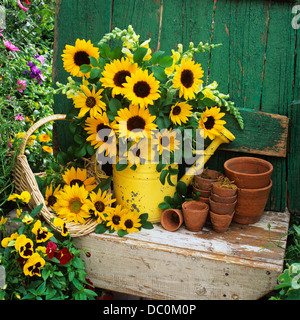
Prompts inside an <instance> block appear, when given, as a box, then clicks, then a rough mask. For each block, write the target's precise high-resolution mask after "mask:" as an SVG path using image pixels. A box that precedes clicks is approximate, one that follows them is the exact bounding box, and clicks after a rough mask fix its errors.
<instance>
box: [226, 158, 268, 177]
mask: <svg viewBox="0 0 300 320" xmlns="http://www.w3.org/2000/svg"><path fill="white" fill-rule="evenodd" d="M241 159H242V160H247V159H251V160H253V161H257V162H260V163H264V164H265V165H266V166H265V167H266V168H269V170H268V171H266V172H262V173H243V172H239V171H234V170H232V169H230V168H229V167H228V164H231V163H234V162H238V161H239V160H241ZM224 168H225V170H227V171H230V172H231V173H234V174H238V175H240V176H242V177H247V176H251V177H255V176H257V177H261V176H264V175H268V174H270V173H271V172H272V171H273V165H272V163H270V162H268V161H266V160H264V159H260V158H255V157H236V158H231V159H228V160H227V161H225V163H224Z"/></svg>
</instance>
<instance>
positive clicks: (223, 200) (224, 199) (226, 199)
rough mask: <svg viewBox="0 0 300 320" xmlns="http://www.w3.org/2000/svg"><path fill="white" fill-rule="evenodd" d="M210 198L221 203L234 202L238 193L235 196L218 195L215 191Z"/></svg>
mask: <svg viewBox="0 0 300 320" xmlns="http://www.w3.org/2000/svg"><path fill="white" fill-rule="evenodd" d="M210 198H211V200H213V201H215V202H219V203H233V202H235V201H236V199H237V195H235V196H233V197H223V196H218V195H216V194H214V193H211V195H210Z"/></svg>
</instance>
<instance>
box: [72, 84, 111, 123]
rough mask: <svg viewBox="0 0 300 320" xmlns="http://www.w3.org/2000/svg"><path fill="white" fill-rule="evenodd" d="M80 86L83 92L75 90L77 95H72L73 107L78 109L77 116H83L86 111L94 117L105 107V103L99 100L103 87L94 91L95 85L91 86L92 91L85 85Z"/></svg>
mask: <svg viewBox="0 0 300 320" xmlns="http://www.w3.org/2000/svg"><path fill="white" fill-rule="evenodd" d="M80 88H81V90H82V91H83V92H77V94H78V95H77V96H75V97H73V101H74V106H75V108H77V109H80V112H79V115H78V117H79V118H82V117H84V116H85V115H86V113H88V112H90V115H91V116H92V117H94V116H96V115H97V113H98V112H99V113H102V110H105V109H106V107H105V103H104V102H103V101H101V98H102V96H101V95H100V93H102V91H103V90H104V89H100V90H98V91H97V92H96V91H95V87H93V89H92V91H90V89H89V88H88V87H87V86H85V85H81V86H80Z"/></svg>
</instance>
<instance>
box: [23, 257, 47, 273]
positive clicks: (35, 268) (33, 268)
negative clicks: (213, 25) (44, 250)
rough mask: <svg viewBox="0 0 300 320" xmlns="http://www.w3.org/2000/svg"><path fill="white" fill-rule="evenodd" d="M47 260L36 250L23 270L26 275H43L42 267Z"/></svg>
mask: <svg viewBox="0 0 300 320" xmlns="http://www.w3.org/2000/svg"><path fill="white" fill-rule="evenodd" d="M45 263H46V261H45V260H44V259H43V258H42V257H41V256H40V255H39V254H38V253H37V252H35V253H34V254H33V255H32V256H31V257H30V258H29V259H28V260H27V262H26V263H25V265H24V267H23V272H24V274H25V276H30V277H33V276H38V277H40V276H41V268H43V267H44V265H45Z"/></svg>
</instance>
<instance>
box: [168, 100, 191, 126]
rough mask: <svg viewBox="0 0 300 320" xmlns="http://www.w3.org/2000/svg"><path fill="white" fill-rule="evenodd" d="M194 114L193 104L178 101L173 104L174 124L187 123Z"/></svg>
mask: <svg viewBox="0 0 300 320" xmlns="http://www.w3.org/2000/svg"><path fill="white" fill-rule="evenodd" d="M191 116H192V106H190V105H189V104H188V103H186V102H177V103H176V104H175V105H173V106H172V108H171V112H170V119H171V121H172V122H173V123H174V124H178V125H181V123H187V122H188V121H189V118H190V117H191Z"/></svg>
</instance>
